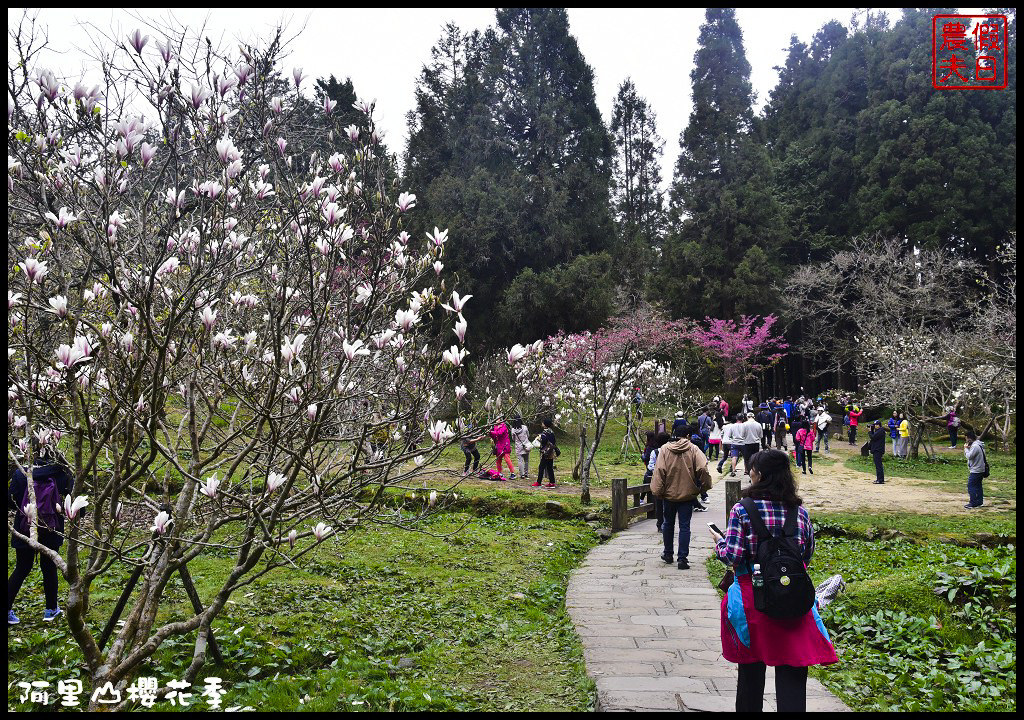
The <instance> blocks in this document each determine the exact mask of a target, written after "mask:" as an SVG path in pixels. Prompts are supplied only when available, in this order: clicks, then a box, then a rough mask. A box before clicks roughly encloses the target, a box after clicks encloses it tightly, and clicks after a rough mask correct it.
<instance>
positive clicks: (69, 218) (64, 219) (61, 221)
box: [46, 207, 78, 230]
mask: <svg viewBox="0 0 1024 720" xmlns="http://www.w3.org/2000/svg"><path fill="white" fill-rule="evenodd" d="M46 219H47V220H50V221H51V222H53V223H55V224H56V225H57V229H58V230H63V229H64V228H66V227H67V226H68V225H70V224H71V223H73V222H74V221H75V220H77V219H78V217H76V216H75V215H74V214H72V212H71V211H70V210H68V209H67V208H66V207H62V208H61V209H60V210H59V211H58V214H57V215H54V214H53V213H52V212H48V213H46Z"/></svg>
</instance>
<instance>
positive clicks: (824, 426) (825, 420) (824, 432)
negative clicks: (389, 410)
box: [814, 406, 832, 452]
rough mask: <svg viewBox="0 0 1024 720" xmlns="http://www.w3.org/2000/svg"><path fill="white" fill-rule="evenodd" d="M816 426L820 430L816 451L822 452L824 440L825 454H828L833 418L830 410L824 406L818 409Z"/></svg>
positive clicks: (815, 446) (815, 420)
mask: <svg viewBox="0 0 1024 720" xmlns="http://www.w3.org/2000/svg"><path fill="white" fill-rule="evenodd" d="M814 425H815V426H816V427H817V428H818V440H817V442H816V443H815V445H814V451H815V452H819V451H820V450H821V440H822V438H824V440H825V452H828V431H829V428H830V427H831V425H832V416H831V415H829V414H828V410H826V409H825V407H824V406H820V407H819V408H818V416H817V417H816V418H814Z"/></svg>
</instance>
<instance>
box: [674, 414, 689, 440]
mask: <svg viewBox="0 0 1024 720" xmlns="http://www.w3.org/2000/svg"><path fill="white" fill-rule="evenodd" d="M689 424H690V423H689V421H688V420H687V419H686V413H684V412H683V411H682V410H678V411H676V419H675V420H673V421H672V435H673V436H676V433H677V432H679V428H685V427H686V426H687V425H689Z"/></svg>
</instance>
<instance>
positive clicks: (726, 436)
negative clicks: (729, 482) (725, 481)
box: [718, 418, 743, 477]
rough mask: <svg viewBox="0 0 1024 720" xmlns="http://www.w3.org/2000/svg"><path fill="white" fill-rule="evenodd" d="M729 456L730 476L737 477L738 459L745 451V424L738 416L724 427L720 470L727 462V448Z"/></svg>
mask: <svg viewBox="0 0 1024 720" xmlns="http://www.w3.org/2000/svg"><path fill="white" fill-rule="evenodd" d="M727 449H728V457H729V460H728V462H729V477H736V460H737V458H739V457H740V455H741V454H742V452H743V426H742V424H741V423H740V422H739V421H738V419H737V418H733V420H732V422H730V423H729V424H728V425H726V426H725V428H723V429H722V459H721V460H719V462H718V472H722V465H723V464H724V463H725V462H726V450H727Z"/></svg>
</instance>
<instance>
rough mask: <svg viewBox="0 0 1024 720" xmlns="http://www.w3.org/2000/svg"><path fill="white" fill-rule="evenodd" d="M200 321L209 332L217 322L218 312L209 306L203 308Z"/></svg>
mask: <svg viewBox="0 0 1024 720" xmlns="http://www.w3.org/2000/svg"><path fill="white" fill-rule="evenodd" d="M199 320H200V322H202V323H203V327H204V328H206V329H207V330H210V329H211V328H213V325H214V323H216V322H217V311H216V310H214V309H213V308H212V307H210V306H209V305H207V306H205V307H204V308H203V311H202V312H201V313H199Z"/></svg>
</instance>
